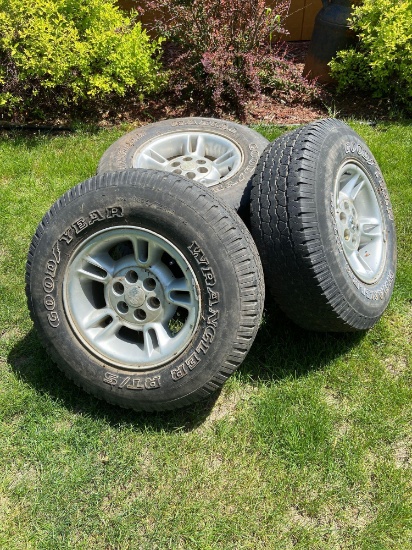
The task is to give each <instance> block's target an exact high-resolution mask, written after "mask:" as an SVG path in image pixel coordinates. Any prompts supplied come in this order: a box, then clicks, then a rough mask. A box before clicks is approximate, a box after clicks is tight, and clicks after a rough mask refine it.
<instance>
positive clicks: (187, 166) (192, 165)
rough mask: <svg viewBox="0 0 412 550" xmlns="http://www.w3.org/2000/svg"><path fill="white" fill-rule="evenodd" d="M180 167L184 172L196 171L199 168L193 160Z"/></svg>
mask: <svg viewBox="0 0 412 550" xmlns="http://www.w3.org/2000/svg"><path fill="white" fill-rule="evenodd" d="M180 167H181V168H182V170H195V169H196V168H197V165H196V163H195V162H194V161H193V160H188V161H186V162H182V164H181V165H180Z"/></svg>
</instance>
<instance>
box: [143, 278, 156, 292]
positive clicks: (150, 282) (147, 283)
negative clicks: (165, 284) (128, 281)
mask: <svg viewBox="0 0 412 550" xmlns="http://www.w3.org/2000/svg"><path fill="white" fill-rule="evenodd" d="M143 286H144V287H145V289H146V290H154V289H155V288H156V281H155V280H154V279H153V278H152V277H148V278H147V279H145V280H144V283H143Z"/></svg>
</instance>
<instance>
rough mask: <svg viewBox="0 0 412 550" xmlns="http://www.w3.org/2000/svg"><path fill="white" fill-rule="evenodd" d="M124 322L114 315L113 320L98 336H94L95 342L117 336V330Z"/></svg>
mask: <svg viewBox="0 0 412 550" xmlns="http://www.w3.org/2000/svg"><path fill="white" fill-rule="evenodd" d="M122 326H123V323H122V322H121V321H120V320H119V319H118V318H117V317H114V318H113V321H112V322H111V323H110V324H109V325H107V326H106V327H104V328H103V329H102V330H101V331H100V332H99V333H98V334H96V336H95V337H94V338H93V342H94V343H95V344H97V343H99V342H106V341H107V340H108V339H109V338H111V337H112V336H115V335H116V333H117V332H119V330H120V329H121V328H122Z"/></svg>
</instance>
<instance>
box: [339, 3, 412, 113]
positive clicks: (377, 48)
mask: <svg viewBox="0 0 412 550" xmlns="http://www.w3.org/2000/svg"><path fill="white" fill-rule="evenodd" d="M350 24H351V28H352V29H353V30H354V31H355V32H356V34H357V35H358V37H359V43H358V45H357V46H356V48H352V49H349V50H343V51H341V52H339V53H338V55H337V56H336V57H335V59H334V60H332V61H331V63H330V67H331V72H332V75H333V76H334V77H335V79H336V80H337V82H338V91H346V90H350V91H352V92H354V91H360V92H367V93H371V94H372V95H373V97H380V98H388V99H390V100H392V101H393V102H395V103H396V104H398V105H401V106H402V107H404V108H406V109H407V110H409V111H410V112H411V111H412V105H411V103H410V102H411V100H412V2H411V0H398V1H395V2H394V1H393V0H364V2H363V3H362V4H361V5H360V6H357V7H355V8H354V10H353V15H352V18H351V21H350Z"/></svg>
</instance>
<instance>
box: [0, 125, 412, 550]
mask: <svg viewBox="0 0 412 550" xmlns="http://www.w3.org/2000/svg"><path fill="white" fill-rule="evenodd" d="M351 125H352V126H353V128H354V129H355V130H356V131H358V132H359V133H360V134H361V135H362V136H363V137H364V139H365V140H366V141H367V143H368V145H369V147H370V148H371V149H372V151H373V153H374V154H375V156H376V158H377V160H378V163H379V164H380V166H381V168H382V171H383V174H384V176H385V178H386V181H387V184H388V187H389V191H390V194H391V198H392V201H393V206H394V211H395V219H396V222H397V232H398V256H399V264H398V275H397V281H396V286H395V291H394V295H393V298H392V301H391V303H390V306H389V308H388V310H387V311H386V313H385V314H384V316H383V317H382V319H381V321H380V322H379V323H378V324H377V325H376V326H375V327H374V328H373V329H371V330H370V331H368V332H367V333H365V334H363V333H362V334H356V335H340V334H317V333H316V334H315V333H313V334H312V333H309V332H306V331H303V330H302V329H299V328H297V327H295V326H294V325H293V324H292V323H291V322H289V321H288V320H287V319H286V318H285V317H284V316H283V315H282V314H281V313H280V312H279V311H277V310H276V309H275V308H274V307H271V308H270V309H269V310H268V311H267V312H266V314H265V317H264V321H263V324H262V327H261V329H260V332H259V334H258V337H257V340H256V342H255V344H254V346H253V348H252V350H251V352H250V354H249V355H248V357H247V359H246V361H245V362H244V363H243V365H242V366H241V368H240V369H239V371H238V372H237V373H236V374H235V375H234V376H233V377H232V378H231V379H230V380H229V381H228V383H227V384H226V385H225V386H224V388H223V390H222V391H221V393H220V394H219V395H215V396H214V398H213V399H211V400H209V401H206V402H203V403H200V404H198V405H196V406H193V407H191V408H189V409H184V410H180V411H176V412H172V413H171V412H168V413H157V414H147V413H136V412H133V411H125V410H121V409H118V408H116V407H113V406H110V405H107V404H105V403H103V402H100V401H98V400H97V399H95V398H93V397H90V396H89V395H87V394H86V393H83V392H82V391H80V390H79V389H78V388H76V387H75V386H74V385H73V384H72V383H71V382H70V381H68V380H67V379H66V378H65V377H64V376H63V375H62V374H61V372H60V371H59V370H58V369H57V367H56V366H55V365H54V364H53V363H52V361H51V360H50V359H49V358H48V356H47V355H46V353H45V352H44V350H43V348H42V347H41V345H40V343H39V341H38V339H37V336H36V333H35V332H34V330H33V326H32V322H31V321H30V318H29V314H28V311H27V307H26V301H25V294H24V271H25V257H26V253H27V250H28V247H29V243H30V240H31V236H32V234H33V232H34V231H35V228H36V225H37V223H38V222H39V220H40V219H41V217H42V215H43V213H44V212H45V211H46V210H47V208H48V207H49V206H50V205H51V204H52V203H53V202H54V200H55V199H56V198H57V197H58V196H60V195H61V194H62V193H63V192H64V191H65V190H66V189H68V188H69V187H71V186H73V185H75V184H76V183H78V182H80V181H82V180H83V179H85V178H86V177H88V176H90V175H92V174H93V173H94V172H95V169H96V166H97V162H98V159H99V158H100V156H101V154H102V153H103V151H104V150H105V149H106V148H107V147H108V146H109V144H110V143H111V142H113V141H114V140H115V139H116V138H117V137H119V136H120V135H121V134H122V133H124V132H125V131H126V130H128V129H129V128H126V127H124V128H116V129H111V130H100V131H97V130H96V131H93V130H91V129H80V130H78V131H76V132H74V133H71V134H67V135H45V134H36V135H29V136H28V135H24V134H18V133H15V134H13V133H9V134H3V135H2V136H1V140H0V166H1V171H0V208H1V216H0V292H1V302H0V326H1V343H0V369H1V387H0V440H1V445H0V465H1V472H2V475H1V476H0V547H1V548H6V549H13V550H14V549H32V548H33V549H36V550H37V549H50V550H51V549H53V550H55V549H56V548H58V549H59V550H60V549H66V548H67V549H72V548H76V549H77V548H85V549H86V548H87V549H90V548H93V549H94V548H96V549H106V550H109V549H110V550H114V549H119V550H120V549H122V550H123V549H133V550H134V549H147V550H154V549H159V550H163V549H199V550H209V549H210V550H214V549H224V550H229V549H233V550H235V549H236V550H238V549H253V550H256V549H268V548H269V549H272V548H273V549H289V548H290V549H292V548H293V549H302V550H303V549H304V550H306V549H322V550H323V549H346V548H353V549H365V550H370V549H397V550H398V549H408V548H412V542H411V541H412V423H411V421H412V185H411V174H412V125H411V124H409V123H388V124H383V123H381V124H378V125H377V126H369V125H367V124H360V123H351ZM257 129H258V130H259V131H261V132H262V133H263V134H264V135H266V137H268V138H270V139H273V138H275V137H277V136H278V135H280V133H281V132H282V131H284V129H281V128H277V127H273V126H270V127H269V126H266V127H265V126H259V127H258V128H257Z"/></svg>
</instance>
